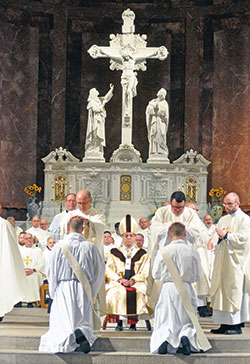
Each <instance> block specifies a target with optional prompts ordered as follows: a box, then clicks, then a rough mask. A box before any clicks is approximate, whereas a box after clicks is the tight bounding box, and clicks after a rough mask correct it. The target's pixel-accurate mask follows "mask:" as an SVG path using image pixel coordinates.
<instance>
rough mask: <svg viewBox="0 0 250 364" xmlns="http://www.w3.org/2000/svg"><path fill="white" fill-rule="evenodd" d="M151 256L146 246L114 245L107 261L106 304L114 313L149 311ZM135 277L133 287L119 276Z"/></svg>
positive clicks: (137, 313)
mask: <svg viewBox="0 0 250 364" xmlns="http://www.w3.org/2000/svg"><path fill="white" fill-rule="evenodd" d="M149 266H150V257H149V256H148V254H147V253H146V251H145V250H144V249H138V248H137V247H135V246H133V247H132V248H126V247H125V246H123V247H121V248H119V249H118V248H114V249H111V251H110V255H109V258H108V261H107V264H106V273H105V277H106V307H107V313H108V314H113V315H124V316H133V315H141V314H149V313H151V312H149V309H148V307H147V298H146V289H147V278H148V274H149ZM122 278H124V279H128V280H129V279H133V280H134V281H135V284H134V285H133V286H132V287H124V286H123V285H122V284H121V283H120V282H118V280H120V279H122Z"/></svg>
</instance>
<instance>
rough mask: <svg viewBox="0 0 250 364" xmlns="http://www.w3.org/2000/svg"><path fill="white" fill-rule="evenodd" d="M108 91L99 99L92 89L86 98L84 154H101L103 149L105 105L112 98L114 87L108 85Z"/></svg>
mask: <svg viewBox="0 0 250 364" xmlns="http://www.w3.org/2000/svg"><path fill="white" fill-rule="evenodd" d="M109 86H110V89H109V91H108V92H107V94H106V95H105V96H103V97H99V92H98V91H97V90H96V89H95V88H92V89H91V90H90V91H89V97H88V105H87V110H88V127H87V134H86V142H85V153H90V152H91V153H98V154H100V153H101V154H103V147H105V146H106V140H105V119H106V110H105V104H106V103H107V102H109V101H110V99H111V98H112V96H113V89H114V85H113V84H110V85H109Z"/></svg>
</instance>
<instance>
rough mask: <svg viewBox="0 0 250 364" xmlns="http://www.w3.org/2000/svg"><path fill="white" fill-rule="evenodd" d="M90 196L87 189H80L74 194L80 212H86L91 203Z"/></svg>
mask: <svg viewBox="0 0 250 364" xmlns="http://www.w3.org/2000/svg"><path fill="white" fill-rule="evenodd" d="M92 201H93V199H92V197H91V194H90V192H89V191H88V190H80V191H78V192H77V194H76V203H77V206H78V208H79V210H80V211H81V212H83V213H84V212H87V211H88V210H89V209H90V207H91V204H92Z"/></svg>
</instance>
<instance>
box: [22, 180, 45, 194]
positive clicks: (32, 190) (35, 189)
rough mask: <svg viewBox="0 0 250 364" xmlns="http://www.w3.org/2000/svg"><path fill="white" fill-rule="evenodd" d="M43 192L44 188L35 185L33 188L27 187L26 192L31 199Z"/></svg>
mask: <svg viewBox="0 0 250 364" xmlns="http://www.w3.org/2000/svg"><path fill="white" fill-rule="evenodd" d="M41 191H42V187H38V186H37V185H36V184H35V183H34V184H33V186H26V187H25V189H24V192H25V193H27V195H30V196H31V197H36V194H37V192H38V193H40V192H41Z"/></svg>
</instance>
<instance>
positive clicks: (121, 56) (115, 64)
mask: <svg viewBox="0 0 250 364" xmlns="http://www.w3.org/2000/svg"><path fill="white" fill-rule="evenodd" d="M122 19H123V26H122V34H117V35H114V34H111V35H110V46H109V47H99V46H97V45H93V46H92V47H91V48H90V49H89V50H88V53H89V54H90V55H91V57H93V58H107V57H108V58H110V69H111V70H112V71H113V70H120V71H122V75H121V85H122V145H125V144H128V145H131V144H132V111H133V110H132V109H133V102H132V99H133V97H135V96H136V86H137V83H138V81H137V72H136V71H140V70H141V71H146V69H147V67H146V60H147V59H148V58H150V59H159V60H161V61H163V60H165V59H166V58H167V56H168V51H167V49H166V48H165V47H164V46H161V47H147V42H146V39H147V36H146V35H145V34H143V35H139V34H134V31H135V27H134V19H135V14H134V12H133V11H131V10H130V9H127V10H125V11H124V12H123V15H122Z"/></svg>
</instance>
